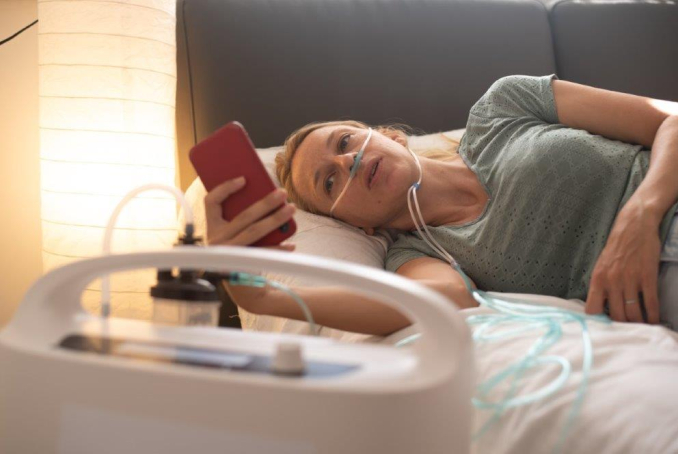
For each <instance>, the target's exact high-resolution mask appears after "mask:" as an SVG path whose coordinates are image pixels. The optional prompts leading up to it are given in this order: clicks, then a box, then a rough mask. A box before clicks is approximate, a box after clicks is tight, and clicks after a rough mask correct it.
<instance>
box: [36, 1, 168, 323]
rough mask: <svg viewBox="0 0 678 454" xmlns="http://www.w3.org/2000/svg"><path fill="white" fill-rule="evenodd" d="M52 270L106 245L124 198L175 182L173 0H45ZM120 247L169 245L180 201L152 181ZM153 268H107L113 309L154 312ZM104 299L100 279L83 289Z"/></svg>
mask: <svg viewBox="0 0 678 454" xmlns="http://www.w3.org/2000/svg"><path fill="white" fill-rule="evenodd" d="M38 18H39V21H40V22H39V27H40V31H39V66H40V87H39V91H40V158H41V189H42V230H43V263H44V268H45V270H49V269H51V268H54V267H56V266H61V265H63V264H65V263H68V262H70V261H73V260H77V259H81V258H84V257H91V256H95V255H98V254H100V253H101V250H102V245H103V238H104V230H105V227H106V224H107V222H108V219H109V217H110V215H111V214H112V212H113V210H114V208H115V206H116V205H117V203H118V202H119V201H120V200H121V199H122V197H123V196H124V195H125V194H126V193H128V192H129V191H130V190H132V189H134V188H136V187H138V186H141V185H143V184H148V183H161V184H165V185H171V186H173V185H174V184H175V156H174V153H175V139H174V137H175V125H174V106H175V93H176V56H175V53H176V42H175V26H176V17H175V1H174V0H106V1H100V0H38ZM117 226H118V228H117V229H116V231H115V233H114V235H113V245H112V251H113V252H126V251H139V250H149V249H165V248H169V247H170V246H171V245H172V243H174V242H175V241H176V238H177V231H176V203H175V200H174V199H173V198H172V197H171V196H170V195H168V194H167V193H165V192H147V193H144V194H142V195H140V196H139V197H138V198H136V199H134V200H133V201H131V202H130V203H129V204H128V206H127V207H126V208H125V209H124V210H123V212H122V214H121V216H120V219H119V221H118V224H117ZM154 278H155V275H154V271H153V270H146V271H138V272H134V273H124V274H122V273H121V274H116V275H113V276H111V290H112V299H111V303H112V314H113V315H117V316H126V317H137V318H150V315H151V306H150V297H149V296H148V290H149V287H150V286H151V285H152V284H153V281H154ZM84 303H85V307H86V308H87V309H89V310H92V311H94V312H98V311H99V310H100V286H99V283H98V282H93V283H92V285H91V286H90V287H89V288H88V290H87V291H86V293H85V298H84Z"/></svg>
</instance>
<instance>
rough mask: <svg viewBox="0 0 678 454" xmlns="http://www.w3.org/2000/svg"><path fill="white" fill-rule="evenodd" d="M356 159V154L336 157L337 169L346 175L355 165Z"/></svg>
mask: <svg viewBox="0 0 678 454" xmlns="http://www.w3.org/2000/svg"><path fill="white" fill-rule="evenodd" d="M357 157H358V153H357V152H354V153H346V154H342V155H338V156H337V159H338V160H339V167H340V168H341V169H342V170H343V171H345V172H346V173H347V174H349V173H351V170H352V169H353V166H354V165H355V164H356V158H357Z"/></svg>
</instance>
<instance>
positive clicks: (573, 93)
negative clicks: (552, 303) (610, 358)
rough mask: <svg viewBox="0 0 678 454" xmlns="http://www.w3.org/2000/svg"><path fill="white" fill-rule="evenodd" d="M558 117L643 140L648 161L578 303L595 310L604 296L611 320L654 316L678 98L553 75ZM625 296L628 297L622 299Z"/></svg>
mask: <svg viewBox="0 0 678 454" xmlns="http://www.w3.org/2000/svg"><path fill="white" fill-rule="evenodd" d="M553 94H554V99H555V102H556V109H557V111H558V117H559V120H560V122H561V123H563V124H564V125H566V126H569V127H572V128H579V129H584V130H587V131H589V132H591V133H593V134H599V135H602V136H605V137H607V138H609V139H614V140H620V141H624V142H629V143H636V144H640V145H644V146H646V147H651V148H652V151H651V154H650V167H649V169H648V173H647V175H646V176H645V178H644V179H643V182H642V183H641V184H640V186H639V187H638V189H637V190H636V191H635V192H634V194H633V195H632V196H631V197H630V198H629V200H628V201H627V202H626V204H625V205H624V207H623V208H622V209H621V210H620V212H619V214H618V215H617V218H616V219H615V222H614V225H613V227H612V230H611V231H610V235H609V237H608V240H607V243H606V245H605V248H604V249H603V251H602V252H601V254H600V257H599V258H598V261H597V262H596V266H595V268H594V271H593V275H592V278H591V283H590V286H589V294H588V297H587V300H586V311H587V312H588V313H590V314H595V313H601V312H602V311H603V306H604V303H605V300H607V301H608V304H609V305H610V313H611V316H612V318H613V319H614V320H616V321H633V322H642V321H643V316H642V312H641V308H640V305H639V304H638V300H639V299H640V297H639V293H641V294H642V298H643V302H644V305H645V309H646V311H647V316H648V321H649V322H651V323H657V322H658V321H659V302H658V298H657V272H658V264H659V255H660V252H661V244H660V242H659V238H658V231H659V226H660V224H661V221H662V219H663V217H664V215H665V214H666V212H667V211H668V209H669V208H670V207H671V206H672V205H673V204H674V203H676V200H677V199H678V178H676V175H678V103H672V102H668V101H660V100H655V99H650V98H645V97H642V96H634V95H629V94H625V93H618V92H614V91H608V90H601V89H598V88H593V87H588V86H585V85H579V84H574V83H571V82H566V81H560V80H555V81H553ZM627 302H629V303H628V304H627Z"/></svg>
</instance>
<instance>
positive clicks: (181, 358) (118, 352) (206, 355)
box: [58, 334, 359, 378]
mask: <svg viewBox="0 0 678 454" xmlns="http://www.w3.org/2000/svg"><path fill="white" fill-rule="evenodd" d="M58 347H60V348H63V349H66V350H72V351H77V352H86V353H94V354H99V355H109V356H114V357H119V358H120V357H122V358H129V359H133V360H141V361H151V362H160V363H170V364H177V365H182V366H192V367H208V368H213V369H214V368H217V369H227V370H232V371H241V372H246V373H259V374H275V375H278V376H280V375H284V376H289V377H301V378H334V377H337V376H341V375H345V374H348V373H350V372H352V371H355V370H357V369H358V367H359V366H357V365H355V364H335V363H326V362H319V361H303V359H302V357H301V350H300V346H299V345H298V344H294V345H291V344H283V345H281V346H279V348H278V350H277V352H276V354H275V355H274V356H273V357H269V356H264V355H255V354H249V353H242V352H232V351H228V350H222V349H210V348H197V347H192V346H186V345H179V344H171V343H161V342H149V341H140V340H134V339H120V338H110V337H100V336H85V335H80V334H72V335H68V336H66V337H64V338H63V339H62V340H61V342H59V344H58Z"/></svg>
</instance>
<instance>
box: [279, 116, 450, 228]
mask: <svg viewBox="0 0 678 454" xmlns="http://www.w3.org/2000/svg"><path fill="white" fill-rule="evenodd" d="M328 126H352V127H355V128H359V129H367V128H369V126H368V125H367V124H365V123H363V122H360V121H355V120H339V121H322V122H315V123H309V124H307V125H306V126H302V127H301V128H299V129H297V130H296V131H294V132H293V133H292V134H290V136H289V137H288V138H287V139H286V140H285V144H284V145H283V150H282V151H281V152H279V153H278V154H277V155H276V157H275V173H276V175H277V176H278V180H280V184H281V185H282V187H283V188H284V189H285V190H286V191H287V196H288V199H289V200H290V201H291V202H293V203H294V204H295V205H297V207H299V208H301V209H302V210H304V211H308V212H309V213H313V214H320V215H323V214H324V213H321V212H320V211H319V210H318V209H317V208H316V207H314V206H312V205H311V204H309V203H308V202H307V201H306V200H304V199H303V198H302V197H301V195H300V194H299V192H298V191H297V189H296V188H295V187H294V184H293V183H292V159H294V155H295V154H296V152H297V150H298V149H299V145H301V143H302V142H303V141H304V139H306V137H308V135H309V134H311V133H312V132H313V131H316V130H318V129H320V128H325V127H328ZM372 129H374V130H375V131H377V132H380V133H382V134H384V135H388V136H393V135H396V136H399V137H400V138H402V139H403V140H404V141H405V142H406V143H407V137H408V136H407V132H413V130H412V128H409V127H408V126H406V125H401V124H393V125H382V126H374V127H373V128H372ZM442 137H444V138H445V139H446V140H447V141H448V142H449V147H445V148H433V149H426V150H422V151H419V150H412V151H414V152H415V153H417V154H418V155H419V156H423V157H426V158H430V159H436V160H439V161H450V160H452V159H455V158H456V156H457V149H458V147H459V142H458V141H456V140H454V139H450V138H449V137H446V136H442Z"/></svg>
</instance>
